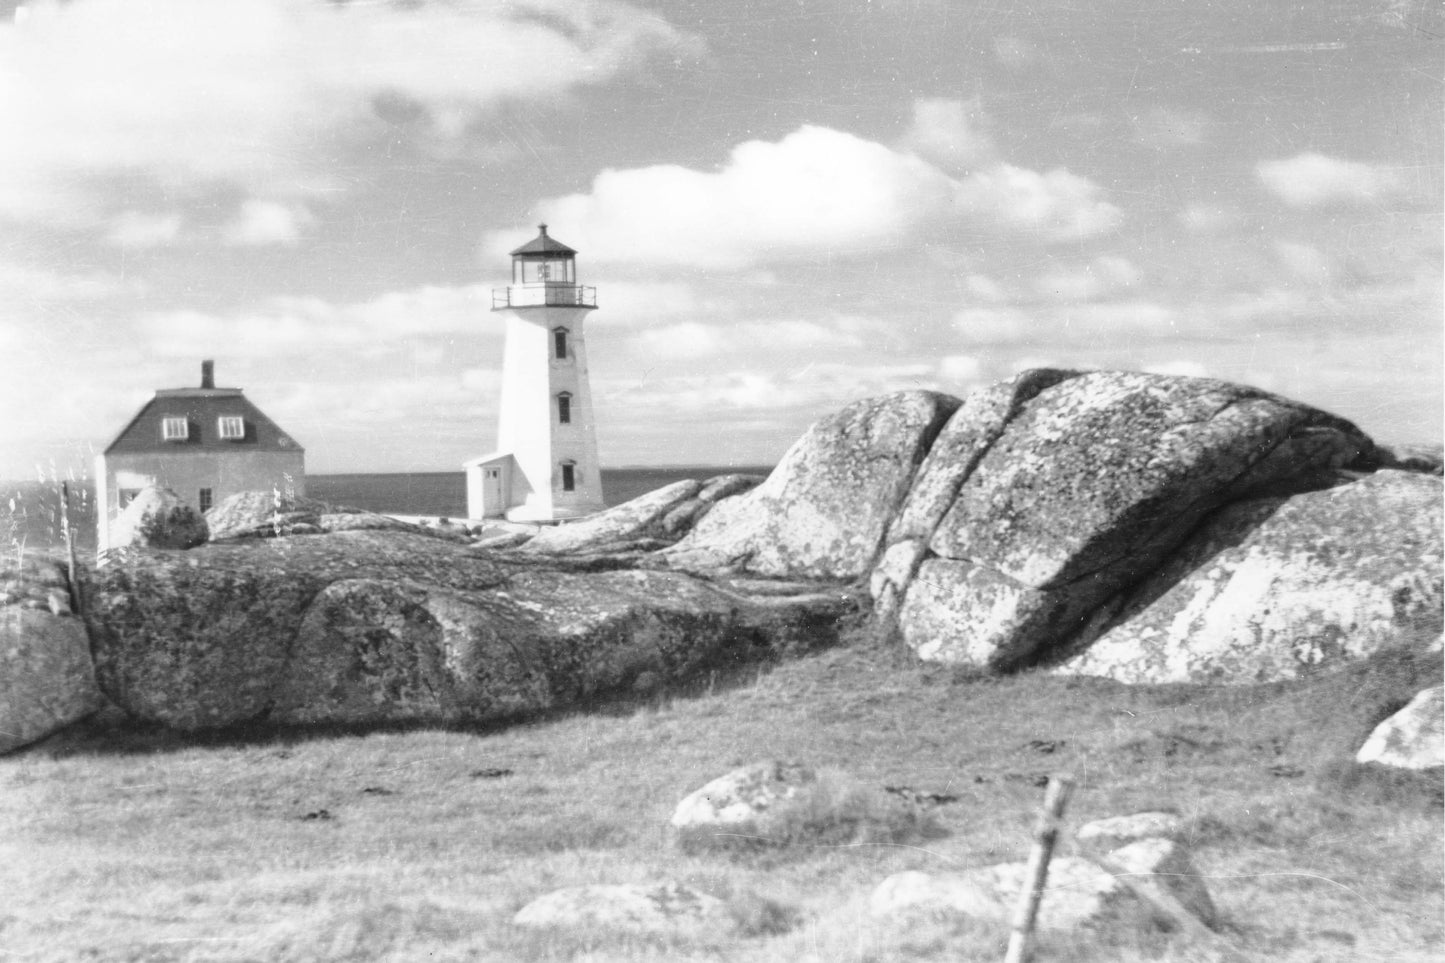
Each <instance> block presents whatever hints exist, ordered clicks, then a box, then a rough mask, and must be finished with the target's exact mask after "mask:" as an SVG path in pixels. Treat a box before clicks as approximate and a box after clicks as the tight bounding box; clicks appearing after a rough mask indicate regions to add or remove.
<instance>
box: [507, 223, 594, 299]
mask: <svg viewBox="0 0 1445 963" xmlns="http://www.w3.org/2000/svg"><path fill="white" fill-rule="evenodd" d="M538 232H539V233H538V234H537V236H536V237H534V238H532V240H530V241H528V242H527V243H526V244H523V245H522V246H521V247H519V248H517V249H516V250H515V251H513V252H512V283H511V285H510V286H509V287H507V288H497V289H495V290H494V291H493V292H492V309H493V310H501V309H503V308H519V307H533V306H535V307H541V306H546V305H558V306H567V307H588V308H595V307H596V306H597V289H596V288H591V287H583V286H581V285H579V284H578V283H577V252H576V251H574V250H572V248H570V247H568V246H567V245H565V244H563V243H562V242H561V241H559V240H557V239H556V238H554V237H551V236H550V235H548V234H547V225H545V224H541V225H538Z"/></svg>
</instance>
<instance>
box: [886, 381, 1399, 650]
mask: <svg viewBox="0 0 1445 963" xmlns="http://www.w3.org/2000/svg"><path fill="white" fill-rule="evenodd" d="M1372 450H1373V446H1372V443H1371V442H1370V441H1369V439H1368V438H1366V437H1365V436H1364V435H1363V434H1361V433H1360V432H1359V431H1358V429H1356V428H1355V427H1354V426H1353V425H1350V424H1349V423H1348V422H1345V421H1343V420H1341V419H1339V418H1335V417H1334V416H1331V415H1328V414H1326V413H1324V412H1321V411H1317V410H1315V409H1312V408H1308V407H1306V406H1303V405H1299V404H1295V403H1293V402H1289V401H1286V400H1285V399H1282V398H1278V397H1275V396H1273V395H1269V394H1266V393H1264V392H1260V391H1255V390H1253V389H1249V388H1244V387H1241V386H1238V385H1231V384H1226V383H1224V382H1219V381H1211V380H1206V379H1189V378H1173V377H1166V376H1162V375H1149V374H1141V373H1137V372H1090V373H1087V374H1075V375H1069V374H1068V373H1063V372H1029V373H1026V374H1025V375H1021V376H1020V377H1019V378H1018V379H1016V380H1015V382H1013V383H1011V384H1009V385H1005V386H1001V387H996V388H995V389H992V390H991V391H990V392H988V393H986V394H985V396H984V397H982V398H980V399H979V400H978V401H977V402H975V403H972V404H970V405H967V406H965V407H964V408H961V409H960V410H959V412H958V414H956V415H955V416H954V417H953V419H951V420H950V422H949V424H948V425H947V426H946V427H945V428H944V431H943V433H942V435H941V438H940V443H939V444H936V445H935V446H934V450H933V451H932V452H930V454H929V457H928V459H927V460H926V461H925V463H924V466H923V468H922V470H921V472H920V480H919V484H918V485H916V486H915V490H914V492H912V493H910V497H909V499H908V501H907V502H906V503H905V504H904V506H903V511H902V514H901V516H900V520H899V524H898V526H897V527H896V529H895V530H894V531H893V532H892V533H891V538H892V539H893V541H892V543H891V544H890V545H889V546H888V547H887V551H886V554H885V559H886V560H887V561H888V562H889V563H890V568H889V569H888V570H887V571H886V572H885V573H883V575H882V577H880V579H878V580H875V582H876V584H877V585H878V586H879V587H880V589H881V590H882V594H885V595H887V596H890V597H891V600H890V601H889V602H888V603H887V604H886V605H885V610H889V609H896V611H897V629H898V634H899V635H900V637H901V638H902V640H903V641H904V642H905V643H906V644H907V645H909V646H910V647H911V648H912V649H913V650H914V651H915V652H917V653H918V654H919V655H920V656H921V657H923V658H925V659H929V660H934V661H944V662H954V663H961V664H968V665H974V666H978V667H982V668H988V669H1007V668H1010V667H1013V666H1018V665H1023V664H1027V663H1029V662H1032V661H1034V660H1036V659H1037V658H1039V656H1040V655H1041V654H1043V652H1044V651H1046V650H1047V649H1048V648H1050V647H1051V646H1053V645H1055V644H1057V643H1058V642H1059V641H1060V640H1062V639H1064V638H1067V637H1068V636H1070V635H1072V634H1073V632H1074V631H1076V630H1077V629H1078V628H1079V626H1080V625H1081V624H1082V623H1083V621H1084V620H1085V619H1086V618H1087V617H1088V616H1089V615H1090V614H1091V613H1092V612H1093V611H1094V610H1095V609H1096V608H1098V607H1099V606H1100V605H1103V604H1104V603H1105V602H1106V601H1108V600H1109V599H1110V598H1111V597H1112V596H1113V595H1115V594H1116V593H1117V592H1119V591H1121V590H1122V589H1124V588H1126V587H1128V586H1129V585H1131V584H1132V583H1133V582H1135V581H1137V580H1138V579H1140V578H1142V577H1143V576H1144V575H1145V574H1147V573H1149V572H1150V571H1152V570H1153V569H1154V568H1155V567H1156V566H1158V565H1159V564H1160V563H1161V562H1162V561H1163V560H1164V559H1165V558H1167V557H1168V555H1169V554H1170V552H1171V551H1172V550H1173V549H1174V548H1175V547H1176V546H1178V545H1179V544H1180V543H1181V542H1182V541H1183V540H1184V539H1185V538H1186V537H1187V536H1188V535H1189V533H1190V531H1191V530H1192V529H1193V527H1194V526H1195V525H1196V524H1197V523H1198V521H1199V520H1200V519H1201V518H1202V517H1203V516H1204V515H1205V514H1206V513H1208V512H1209V511H1211V510H1212V509H1214V508H1217V507H1218V506H1220V505H1222V504H1225V503H1227V502H1229V501H1232V500H1234V499H1237V498H1240V497H1244V496H1246V495H1248V494H1250V493H1253V492H1257V491H1260V490H1268V489H1277V488H1279V487H1280V486H1284V487H1286V488H1288V487H1291V486H1297V485H1298V486H1304V485H1308V484H1314V483H1315V482H1314V479H1315V477H1316V476H1317V475H1318V474H1319V473H1320V472H1321V471H1324V470H1327V469H1330V468H1334V467H1338V466H1341V465H1345V464H1348V463H1351V462H1352V461H1354V460H1355V459H1357V458H1358V457H1360V455H1361V454H1362V453H1363V452H1366V451H1372ZM909 572H912V573H913V574H912V576H911V578H910V577H909ZM900 583H902V584H900Z"/></svg>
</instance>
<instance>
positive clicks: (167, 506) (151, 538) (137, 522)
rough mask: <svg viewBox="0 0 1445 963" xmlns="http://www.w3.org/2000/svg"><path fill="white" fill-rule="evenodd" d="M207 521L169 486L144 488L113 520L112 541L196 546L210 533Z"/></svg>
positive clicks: (146, 545)
mask: <svg viewBox="0 0 1445 963" xmlns="http://www.w3.org/2000/svg"><path fill="white" fill-rule="evenodd" d="M209 534H210V533H209V531H208V529H207V526H206V521H205V519H204V518H202V517H201V516H200V515H198V514H196V511H195V509H193V508H191V507H190V506H189V505H187V504H186V503H185V502H184V501H182V500H181V496H179V495H177V494H176V493H175V492H173V491H171V490H170V489H169V488H156V487H151V488H143V489H141V491H140V493H139V494H137V495H136V496H135V498H133V499H131V502H130V504H129V505H127V506H126V507H125V510H124V511H122V512H121V513H120V516H119V517H118V518H116V519H115V521H113V522H111V523H110V533H109V536H110V537H109V545H110V548H113V549H122V550H123V549H128V548H194V547H195V546H197V545H201V544H204V543H205V541H206V539H207V538H208V537H209Z"/></svg>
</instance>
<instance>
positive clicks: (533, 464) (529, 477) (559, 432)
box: [465, 224, 604, 522]
mask: <svg viewBox="0 0 1445 963" xmlns="http://www.w3.org/2000/svg"><path fill="white" fill-rule="evenodd" d="M596 307H597V289H596V288H593V287H584V286H583V285H580V284H578V283H577V252H576V251H574V250H572V248H570V247H568V246H567V245H565V244H563V243H562V242H560V241H558V240H557V239H556V238H553V237H550V236H549V235H548V234H547V225H545V224H543V225H541V228H540V233H538V235H537V236H536V237H535V238H533V239H532V240H530V241H528V242H527V243H526V244H523V245H522V246H521V247H519V248H517V249H516V250H515V251H513V252H512V283H511V284H510V285H509V286H507V287H505V288H498V289H496V290H494V291H493V292H492V311H493V312H494V314H495V315H496V316H497V317H498V318H500V319H502V320H503V321H505V323H506V326H507V328H506V343H505V347H504V349H503V354H502V397H501V407H500V409H499V411H498V415H497V450H496V451H494V452H492V453H491V454H487V455H483V456H481V457H480V458H474V459H472V460H471V461H468V462H466V464H465V468H466V473H467V514H468V515H469V516H470V517H472V518H503V517H505V518H507V519H509V520H511V521H535V522H549V521H561V520H564V519H569V518H579V517H581V516H584V515H590V514H592V513H593V512H598V511H601V510H602V508H603V507H604V506H603V502H602V475H601V469H600V466H599V464H598V460H597V427H596V424H595V423H594V421H593V417H592V390H591V388H590V387H589V385H588V382H587V339H586V332H585V330H584V328H583V325H584V322H585V321H586V318H587V313H588V312H589V311H592V310H594V309H596Z"/></svg>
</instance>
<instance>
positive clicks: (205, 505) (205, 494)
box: [200, 419, 225, 515]
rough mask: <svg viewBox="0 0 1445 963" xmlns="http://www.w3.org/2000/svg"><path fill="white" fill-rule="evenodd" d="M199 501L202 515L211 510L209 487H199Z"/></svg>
mask: <svg viewBox="0 0 1445 963" xmlns="http://www.w3.org/2000/svg"><path fill="white" fill-rule="evenodd" d="M222 420H223V421H224V420H225V419H222ZM200 502H201V514H203V515H204V514H205V513H206V512H208V511H210V510H211V490H210V489H209V488H202V489H201V498H200Z"/></svg>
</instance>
